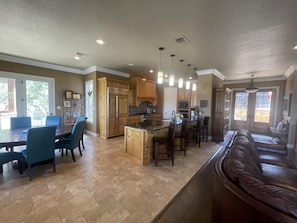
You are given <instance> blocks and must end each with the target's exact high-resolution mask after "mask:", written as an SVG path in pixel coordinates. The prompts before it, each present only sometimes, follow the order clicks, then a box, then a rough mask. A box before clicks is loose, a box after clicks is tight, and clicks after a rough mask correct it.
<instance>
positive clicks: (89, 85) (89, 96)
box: [85, 80, 94, 123]
mask: <svg viewBox="0 0 297 223" xmlns="http://www.w3.org/2000/svg"><path fill="white" fill-rule="evenodd" d="M85 89H86V117H87V118H88V119H87V121H88V122H92V123H93V122H94V91H93V80H89V81H86V82H85Z"/></svg>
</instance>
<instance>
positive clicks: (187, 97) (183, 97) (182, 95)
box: [177, 89, 191, 103]
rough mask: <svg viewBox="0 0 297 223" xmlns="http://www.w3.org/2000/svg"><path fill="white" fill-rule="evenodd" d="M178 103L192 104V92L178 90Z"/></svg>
mask: <svg viewBox="0 0 297 223" xmlns="http://www.w3.org/2000/svg"><path fill="white" fill-rule="evenodd" d="M177 101H188V102H189V103H190V102H191V90H186V89H178V91H177Z"/></svg>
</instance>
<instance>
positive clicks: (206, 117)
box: [201, 116, 209, 142]
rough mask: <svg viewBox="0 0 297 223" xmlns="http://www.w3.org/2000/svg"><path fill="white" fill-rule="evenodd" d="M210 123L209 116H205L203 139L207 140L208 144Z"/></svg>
mask: <svg viewBox="0 0 297 223" xmlns="http://www.w3.org/2000/svg"><path fill="white" fill-rule="evenodd" d="M208 122H209V116H205V117H204V120H203V125H202V126H201V130H202V138H203V139H204V138H206V142H208Z"/></svg>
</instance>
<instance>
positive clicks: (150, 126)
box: [126, 120, 170, 131]
mask: <svg viewBox="0 0 297 223" xmlns="http://www.w3.org/2000/svg"><path fill="white" fill-rule="evenodd" d="M169 123H170V122H169V120H168V121H147V122H139V123H133V124H127V125H126V126H127V127H131V128H136V129H142V130H145V131H156V130H159V129H163V128H167V127H168V126H169Z"/></svg>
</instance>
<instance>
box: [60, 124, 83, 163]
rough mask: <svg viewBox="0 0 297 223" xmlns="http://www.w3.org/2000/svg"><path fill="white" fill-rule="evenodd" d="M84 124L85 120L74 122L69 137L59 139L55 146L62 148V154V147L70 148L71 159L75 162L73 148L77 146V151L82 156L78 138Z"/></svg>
mask: <svg viewBox="0 0 297 223" xmlns="http://www.w3.org/2000/svg"><path fill="white" fill-rule="evenodd" d="M84 126H85V121H80V122H77V123H75V125H74V126H73V128H72V131H71V135H70V137H69V138H64V139H60V140H59V141H58V142H57V143H56V146H55V148H56V149H62V155H63V149H66V150H70V151H71V154H72V159H73V161H74V162H75V157H74V153H73V150H74V149H76V148H78V149H79V153H80V155H81V156H82V153H81V149H80V139H81V136H82V134H83V129H84Z"/></svg>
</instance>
